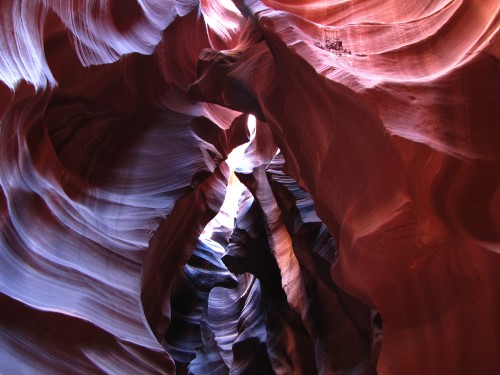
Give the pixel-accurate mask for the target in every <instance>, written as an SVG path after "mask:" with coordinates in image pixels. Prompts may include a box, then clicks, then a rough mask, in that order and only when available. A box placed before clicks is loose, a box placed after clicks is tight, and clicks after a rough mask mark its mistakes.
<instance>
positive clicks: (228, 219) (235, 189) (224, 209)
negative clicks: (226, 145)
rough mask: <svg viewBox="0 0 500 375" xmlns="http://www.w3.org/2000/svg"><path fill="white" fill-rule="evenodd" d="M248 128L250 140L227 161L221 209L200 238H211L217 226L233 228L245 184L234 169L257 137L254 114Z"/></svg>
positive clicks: (240, 162)
mask: <svg viewBox="0 0 500 375" xmlns="http://www.w3.org/2000/svg"><path fill="white" fill-rule="evenodd" d="M247 130H248V134H249V139H250V140H249V141H248V142H247V143H244V144H242V145H240V146H238V147H236V148H235V149H234V150H233V151H231V153H230V154H229V155H228V157H227V160H226V163H227V164H228V166H229V170H230V172H229V181H228V184H227V189H226V196H225V198H224V202H223V203H222V206H221V208H220V210H219V213H218V214H217V215H216V216H215V217H214V218H213V219H212V220H211V221H210V222H209V223H208V224H207V225H206V227H205V228H204V229H203V232H202V233H201V235H200V239H209V238H211V237H212V233H213V231H214V229H215V228H218V227H225V228H229V229H231V230H232V229H233V227H234V219H235V218H236V215H237V214H238V202H239V200H240V197H241V194H242V193H243V190H244V189H245V186H244V185H243V184H242V183H241V182H240V180H239V179H238V177H236V175H235V174H234V171H235V169H236V168H238V166H240V165H241V164H243V163H244V160H245V150H246V149H247V147H248V146H249V145H250V143H251V142H252V141H253V139H254V138H255V133H256V131H257V120H256V118H255V116H254V115H249V116H248V120H247Z"/></svg>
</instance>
